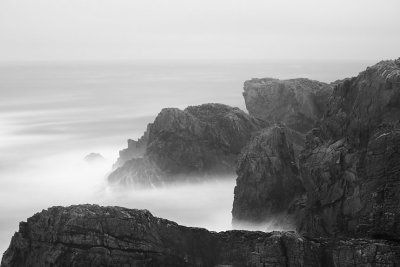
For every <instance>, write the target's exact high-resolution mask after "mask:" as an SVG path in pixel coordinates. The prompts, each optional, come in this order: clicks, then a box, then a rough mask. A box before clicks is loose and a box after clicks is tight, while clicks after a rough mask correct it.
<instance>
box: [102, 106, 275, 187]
mask: <svg viewBox="0 0 400 267" xmlns="http://www.w3.org/2000/svg"><path fill="white" fill-rule="evenodd" d="M266 125H267V124H266V123H265V122H263V121H261V120H258V119H255V118H253V117H251V116H249V115H248V114H246V113H244V112H243V111H241V110H240V109H238V108H233V107H229V106H226V105H222V104H204V105H200V106H192V107H188V108H186V109H185V110H180V109H176V108H166V109H163V110H162V111H161V112H160V113H159V114H158V116H157V117H156V119H155V120H154V122H153V123H152V124H150V126H149V128H148V133H147V144H146V152H145V154H144V156H143V158H142V159H131V160H128V161H126V162H125V163H124V164H123V165H122V166H121V167H119V168H118V169H116V170H115V171H114V172H113V173H111V175H110V176H109V178H110V179H109V180H110V181H124V182H127V181H129V180H130V182H131V183H137V182H139V183H140V184H149V183H151V184H155V183H153V182H156V181H164V182H169V181H172V180H175V179H181V178H182V179H190V177H203V176H212V175H221V174H233V173H234V170H235V161H236V157H237V155H238V154H239V153H240V151H241V149H242V148H243V146H244V145H246V143H247V142H248V141H249V140H250V138H251V136H252V134H253V133H254V132H256V131H258V130H260V129H262V128H263V127H265V126H266ZM142 174H145V175H144V176H142ZM149 177H151V179H150V180H151V181H148V178H149Z"/></svg>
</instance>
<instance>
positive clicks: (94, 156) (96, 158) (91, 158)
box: [83, 153, 105, 163]
mask: <svg viewBox="0 0 400 267" xmlns="http://www.w3.org/2000/svg"><path fill="white" fill-rule="evenodd" d="M83 160H84V161H85V162H87V163H96V162H102V161H104V160H105V158H104V157H103V156H102V155H101V154H99V153H90V154H88V155H86V156H85V158H84V159H83Z"/></svg>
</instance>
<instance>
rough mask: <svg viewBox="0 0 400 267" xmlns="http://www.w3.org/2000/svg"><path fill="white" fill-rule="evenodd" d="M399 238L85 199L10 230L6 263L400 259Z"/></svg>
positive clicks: (385, 262)
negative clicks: (245, 227)
mask: <svg viewBox="0 0 400 267" xmlns="http://www.w3.org/2000/svg"><path fill="white" fill-rule="evenodd" d="M398 264H400V246H399V244H398V243H393V242H388V241H382V240H368V239H348V240H333V239H332V240H330V239H313V240H312V239H307V238H304V237H301V236H299V235H297V234H295V233H293V232H272V233H263V232H247V231H228V232H221V233H215V232H209V231H207V230H205V229H200V228H189V227H184V226H180V225H178V224H176V223H174V222H171V221H168V220H165V219H160V218H156V217H154V216H152V215H151V214H150V213H149V212H148V211H146V210H129V209H125V208H120V207H99V206H96V205H79V206H70V207H66V208H64V207H53V208H50V209H48V210H43V211H42V212H40V213H38V214H35V215H34V216H33V217H31V218H29V219H28V220H27V222H21V223H20V229H19V231H18V232H17V233H15V234H14V236H13V237H12V240H11V243H10V247H9V248H8V250H7V251H6V252H5V253H4V255H3V258H2V262H1V266H2V267H11V266H13V267H19V266H53V267H58V266H77V267H79V266H82V267H83V266H85V267H88V266H171V267H172V266H174V267H178V266H203V267H208V266H210V267H211V266H238V267H239V266H256V267H264V266H286V267H290V266H304V267H313V266H398Z"/></svg>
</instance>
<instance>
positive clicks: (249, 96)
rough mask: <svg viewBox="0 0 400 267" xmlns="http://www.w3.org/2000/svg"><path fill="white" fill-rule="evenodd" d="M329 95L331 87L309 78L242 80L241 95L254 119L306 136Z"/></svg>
mask: <svg viewBox="0 0 400 267" xmlns="http://www.w3.org/2000/svg"><path fill="white" fill-rule="evenodd" d="M331 92H332V87H331V85H328V84H326V83H322V82H318V81H312V80H309V79H291V80H278V79H272V78H264V79H252V80H249V81H246V82H245V83H244V93H243V96H244V99H245V102H246V108H247V110H248V111H249V113H250V114H251V115H253V116H255V117H256V118H260V119H263V120H266V121H269V122H271V123H283V124H285V125H286V126H288V127H289V128H292V129H294V130H296V131H299V132H301V133H306V132H308V131H309V130H311V129H312V127H313V126H314V124H315V123H316V121H317V120H318V119H320V118H321V117H322V115H323V113H324V110H325V107H326V103H327V101H328V97H329V96H330V94H331Z"/></svg>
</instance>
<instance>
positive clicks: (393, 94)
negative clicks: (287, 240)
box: [299, 60, 400, 239]
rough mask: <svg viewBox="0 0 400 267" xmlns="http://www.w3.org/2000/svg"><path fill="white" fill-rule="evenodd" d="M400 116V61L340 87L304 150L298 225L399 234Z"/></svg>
mask: <svg viewBox="0 0 400 267" xmlns="http://www.w3.org/2000/svg"><path fill="white" fill-rule="evenodd" d="M399 122H400V60H396V61H393V60H391V61H382V62H380V63H378V64H376V65H374V66H372V67H369V68H367V70H365V71H363V72H361V73H360V74H359V75H358V76H357V77H354V78H351V79H346V80H344V81H343V82H342V83H339V84H338V85H337V86H336V87H335V89H334V91H333V94H332V96H331V98H330V101H329V104H328V108H327V111H326V113H325V115H324V117H323V118H322V120H321V124H320V127H319V128H318V129H314V130H313V131H312V132H311V133H310V134H309V136H308V137H307V142H306V143H307V145H306V149H305V150H304V151H303V152H302V155H301V157H300V170H301V177H302V180H303V185H304V187H305V188H306V191H307V196H308V202H307V205H306V208H305V211H304V214H303V217H301V219H300V221H299V230H300V231H302V232H304V233H307V234H309V235H314V236H338V235H346V236H379V237H385V238H388V239H399V238H400V228H399V225H400V194H399V193H400V179H399V177H400V153H399V151H400V123H399Z"/></svg>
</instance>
